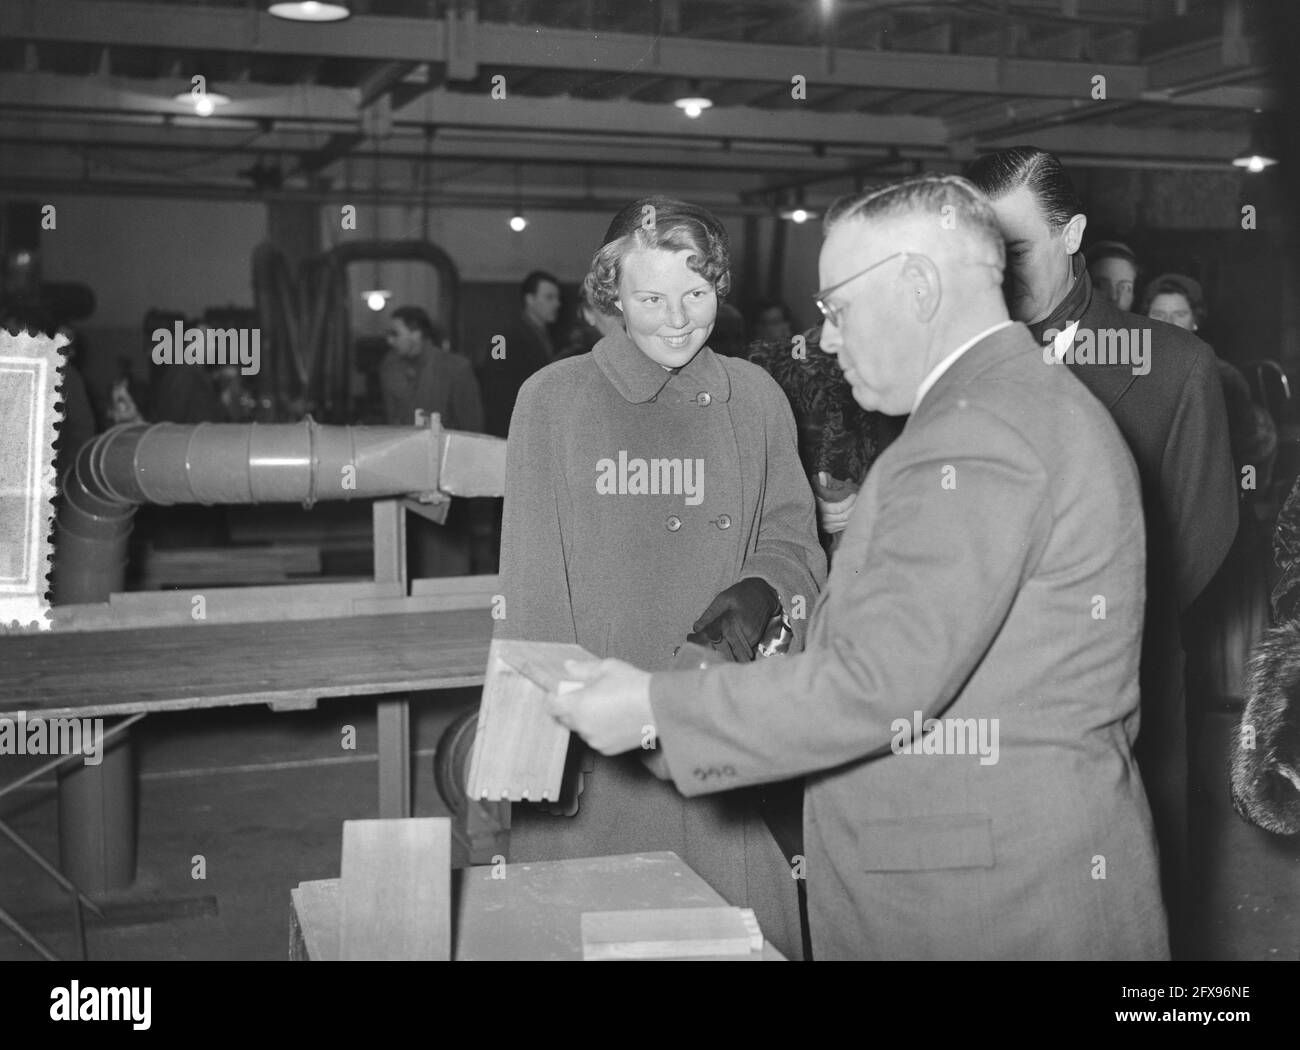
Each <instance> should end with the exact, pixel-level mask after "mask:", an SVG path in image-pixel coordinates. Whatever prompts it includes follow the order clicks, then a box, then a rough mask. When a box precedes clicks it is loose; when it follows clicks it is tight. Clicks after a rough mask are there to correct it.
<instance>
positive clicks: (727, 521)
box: [713, 514, 731, 529]
mask: <svg viewBox="0 0 1300 1050" xmlns="http://www.w3.org/2000/svg"><path fill="white" fill-rule="evenodd" d="M713 524H714V525H716V526H717V527H718V528H720V529H729V528H731V516H730V515H728V514H719V515H718V516H717V517H716V518H714V519H713Z"/></svg>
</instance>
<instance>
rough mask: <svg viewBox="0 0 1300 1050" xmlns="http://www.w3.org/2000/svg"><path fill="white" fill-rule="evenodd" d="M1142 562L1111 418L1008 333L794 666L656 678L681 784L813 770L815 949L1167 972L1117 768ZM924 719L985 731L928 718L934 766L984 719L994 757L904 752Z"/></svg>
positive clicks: (924, 434) (1128, 787) (1135, 820)
mask: <svg viewBox="0 0 1300 1050" xmlns="http://www.w3.org/2000/svg"><path fill="white" fill-rule="evenodd" d="M1144 565H1145V544H1144V534H1143V522H1142V513H1141V508H1140V504H1139V501H1138V481H1137V475H1136V472H1135V470H1134V468H1133V464H1132V460H1131V458H1130V457H1129V454H1128V452H1127V450H1126V448H1125V447H1124V442H1123V440H1122V438H1121V437H1120V435H1119V433H1118V432H1117V431H1116V429H1115V425H1114V423H1113V422H1112V421H1111V420H1110V418H1109V416H1108V415H1107V413H1106V411H1105V410H1104V409H1103V408H1102V406H1101V405H1099V404H1098V403H1097V401H1096V399H1095V398H1094V397H1092V396H1091V395H1090V394H1089V393H1088V392H1087V391H1086V390H1085V389H1084V388H1083V387H1082V386H1081V385H1080V384H1079V382H1078V381H1077V380H1076V379H1074V377H1073V376H1071V375H1070V374H1069V372H1068V371H1067V370H1066V369H1064V368H1060V367H1056V366H1045V365H1044V364H1043V359H1042V353H1041V351H1040V349H1039V348H1038V346H1037V345H1036V344H1035V342H1034V340H1033V339H1032V338H1031V337H1030V335H1029V334H1028V332H1027V330H1026V329H1025V328H1024V327H1022V326H1019V325H1016V326H1013V327H1010V328H1005V329H1002V330H1001V331H999V332H997V333H994V334H993V335H991V336H989V337H987V338H985V339H984V340H982V341H981V342H980V343H978V344H977V345H976V346H974V347H973V348H971V349H970V350H969V351H967V352H966V353H965V354H964V355H963V356H962V357H961V358H959V359H958V360H957V361H956V362H955V363H954V364H953V365H952V367H951V368H950V369H949V370H948V371H947V372H945V373H944V374H943V375H942V376H941V377H940V378H939V380H938V381H937V382H936V383H935V385H934V386H933V387H932V388H931V390H930V391H929V392H928V393H927V395H926V396H925V398H924V400H923V401H922V402H921V404H920V406H919V407H918V409H917V411H916V412H915V413H913V415H912V416H911V417H910V419H909V421H908V423H907V425H906V426H905V428H904V429H903V432H902V434H901V436H900V437H899V438H898V439H897V440H896V441H895V442H894V443H893V444H892V445H890V447H889V448H888V449H886V450H885V452H884V453H883V454H882V455H881V456H880V458H879V459H878V460H876V463H875V465H874V466H873V467H872V469H871V471H870V472H869V473H868V475H867V478H866V481H865V483H864V484H863V487H862V490H861V492H860V494H859V496H858V500H857V503H856V504H855V506H854V509H853V514H852V518H851V519H850V522H849V525H848V528H847V529H846V530H845V532H844V540H843V543H842V545H841V547H840V549H839V553H838V555H837V557H836V559H835V560H834V562H833V563H832V566H831V575H830V581H829V584H828V586H827V589H826V591H825V592H824V594H823V595H822V597H821V599H820V600H819V601H818V603H817V606H816V607H815V609H814V611H813V615H812V620H811V623H810V625H809V631H808V638H807V643H806V646H805V651H804V652H803V653H801V654H799V655H797V656H788V657H785V658H783V659H769V660H766V661H763V663H762V664H761V665H744V666H736V667H723V668H715V669H709V670H704V671H692V672H673V673H669V674H656V675H654V676H653V677H652V678H651V684H650V693H651V703H652V705H653V708H654V721H655V725H656V727H657V729H658V733H659V738H660V741H661V742H662V746H663V749H664V758H665V759H666V760H667V765H668V767H669V769H670V770H671V774H672V777H673V779H674V781H675V782H676V784H677V785H678V787H679V788H680V789H681V790H682V791H683V792H684V793H686V794H688V795H695V794H699V793H701V792H709V791H716V790H719V789H723V788H730V787H736V786H740V785H746V784H757V783H762V782H765V781H769V780H774V779H779V778H785V777H790V776H795V775H798V774H809V776H808V780H807V789H806V797H805V801H804V834H805V840H806V854H807V856H806V863H807V867H806V875H807V879H808V911H809V920H810V924H811V930H812V940H813V952H814V955H815V956H816V957H817V958H819V959H822V958H869V959H884V958H890V959H939V958H945V959H946V958H959V959H966V958H971V959H974V958H979V959H1048V958H1086V959H1114V958H1125V959H1159V958H1166V957H1167V953H1168V944H1167V936H1166V927H1165V917H1164V911H1163V908H1162V904H1161V900H1160V890H1159V885H1158V878H1157V870H1156V855H1155V843H1154V841H1153V833H1152V826H1151V816H1150V811H1149V810H1148V808H1147V803H1146V797H1145V795H1144V793H1143V789H1142V785H1141V781H1140V779H1139V777H1138V775H1137V770H1136V767H1135V764H1134V759H1133V754H1132V746H1133V741H1134V739H1135V737H1136V735H1137V729H1138V653H1139V641H1140V636H1141V631H1142V617H1143V601H1144V587H1143V582H1142V581H1143V570H1144ZM926 718H947V719H962V720H965V719H973V720H986V721H983V722H980V721H975V722H973V723H970V725H969V726H965V725H962V724H960V723H957V722H949V723H947V724H941V725H940V727H939V731H940V738H939V739H940V740H941V741H943V742H944V746H946V747H947V748H948V749H949V751H955V750H956V749H957V740H956V739H955V737H956V734H951V735H952V736H953V737H954V739H953V740H951V741H948V739H947V737H948V736H949V735H950V727H951V728H952V729H961V730H962V732H963V733H965V732H968V731H969V730H970V729H972V728H973V729H975V730H976V731H978V730H979V728H980V727H981V725H982V726H983V727H984V730H985V733H986V738H985V739H986V743H990V744H991V742H992V740H993V736H992V734H993V732H994V727H995V726H996V727H997V734H998V736H997V741H998V747H997V752H996V761H994V762H986V761H983V760H982V759H981V757H978V756H973V755H970V754H955V753H949V754H925V753H917V752H921V751H924V748H925V747H926V746H933V743H934V740H935V737H934V736H933V735H930V736H928V737H927V738H926V739H927V740H928V741H929V742H930V744H929V745H926V744H923V743H922V742H920V741H918V742H917V743H916V744H915V746H914V747H913V749H912V753H903V752H902V748H903V746H904V744H905V743H906V741H907V739H908V738H907V736H906V735H905V734H904V733H903V730H902V726H909V727H910V726H911V725H912V724H913V723H914V720H916V719H921V720H924V719H926ZM922 724H923V727H924V722H923V723H922ZM964 746H965V747H966V749H967V750H973V749H974V747H975V745H974V744H973V743H972V741H970V740H969V739H968V738H967V739H965V741H964ZM992 757H994V754H993V751H992V749H991V748H989V749H988V750H987V753H986V754H985V756H984V758H985V759H987V758H992Z"/></svg>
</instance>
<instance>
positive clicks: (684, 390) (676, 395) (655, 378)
mask: <svg viewBox="0 0 1300 1050" xmlns="http://www.w3.org/2000/svg"><path fill="white" fill-rule="evenodd" d="M591 355H592V357H593V358H595V361H596V364H597V365H598V366H599V367H600V370H601V371H602V372H604V373H605V377H606V378H607V379H608V380H609V381H610V382H611V383H613V384H614V389H615V390H617V391H618V392H619V393H620V394H622V395H623V398H624V399H625V400H627V401H630V402H631V403H632V404H640V403H643V402H646V401H664V400H667V401H672V402H686V401H696V400H697V399H698V398H699V396H700V395H701V394H708V395H709V399H711V400H714V401H727V400H729V399H730V397H731V379H730V377H729V376H728V375H727V370H726V369H725V368H724V367H723V365H722V362H721V361H719V360H718V357H717V355H716V354H715V353H714V352H713V351H712V350H710V349H709V348H708V347H707V346H706V347H704V348H703V349H702V350H700V352H699V353H698V354H696V355H695V356H694V357H693V358H691V360H690V363H689V364H686V365H684V366H683V367H682V368H679V369H678V370H677V371H676V372H669V371H667V370H666V369H665V368H663V367H662V366H661V365H658V364H656V363H655V362H654V361H651V360H650V358H648V357H646V355H645V354H644V353H642V352H641V350H640V349H638V348H637V345H636V344H635V343H634V342H632V340H631V339H630V338H628V335H627V333H626V332H623V331H617V332H613V333H611V334H610V335H607V336H605V338H603V339H602V340H601V341H600V342H598V343H597V344H596V345H595V347H594V348H593V349H592V351H591Z"/></svg>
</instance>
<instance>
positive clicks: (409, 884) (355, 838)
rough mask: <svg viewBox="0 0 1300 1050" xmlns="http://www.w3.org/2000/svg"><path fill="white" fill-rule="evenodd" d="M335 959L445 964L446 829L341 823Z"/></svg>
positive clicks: (405, 823)
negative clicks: (337, 940) (437, 962)
mask: <svg viewBox="0 0 1300 1050" xmlns="http://www.w3.org/2000/svg"><path fill="white" fill-rule="evenodd" d="M339 897H340V902H339V957H340V958H341V959H343V960H345V961H350V962H360V961H375V960H390V961H410V962H416V961H430V960H435V961H436V960H448V959H450V958H451V821H450V820H449V819H448V818H446V817H420V818H411V819H406V820H345V821H344V822H343V862H342V867H341V877H340V878H339Z"/></svg>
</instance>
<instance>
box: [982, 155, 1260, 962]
mask: <svg viewBox="0 0 1300 1050" xmlns="http://www.w3.org/2000/svg"><path fill="white" fill-rule="evenodd" d="M965 174H966V175H967V177H968V178H969V179H970V180H971V181H972V182H973V183H975V185H976V186H978V187H979V188H980V189H981V190H983V191H984V192H985V193H986V194H988V196H989V197H990V198H991V200H992V202H993V210H994V213H995V214H996V215H997V219H998V223H999V225H1000V226H1001V228H1002V233H1003V236H1004V237H1005V238H1006V246H1007V272H1006V278H1005V283H1004V289H1003V290H1004V293H1005V295H1006V299H1007V305H1008V307H1009V309H1010V311H1011V316H1012V317H1014V318H1015V319H1016V320H1019V321H1023V322H1024V323H1025V324H1027V325H1029V330H1030V332H1031V333H1033V336H1034V338H1035V339H1036V340H1038V342H1039V345H1040V346H1042V345H1044V344H1048V345H1049V346H1050V348H1051V349H1050V350H1049V351H1048V354H1049V355H1050V357H1049V358H1047V359H1049V360H1050V359H1051V358H1053V357H1054V358H1055V359H1056V360H1057V361H1058V362H1059V361H1064V362H1065V363H1066V365H1067V367H1068V368H1069V369H1070V371H1071V372H1073V374H1074V375H1075V376H1076V377H1077V378H1078V379H1079V380H1081V381H1082V382H1083V385H1084V386H1086V387H1087V388H1088V389H1089V390H1091V391H1092V393H1093V394H1094V395H1095V396H1096V397H1097V399H1098V400H1099V401H1101V403H1102V404H1103V405H1105V406H1106V408H1107V409H1109V411H1110V413H1111V416H1112V417H1113V418H1114V420H1115V422H1116V423H1117V424H1118V425H1119V429H1120V432H1121V433H1122V434H1123V435H1124V438H1125V440H1126V441H1127V443H1128V447H1129V450H1130V451H1131V452H1132V455H1133V459H1134V460H1135V461H1136V462H1137V468H1138V475H1139V477H1140V478H1141V481H1142V505H1143V510H1144V512H1145V517H1146V530H1147V544H1148V547H1147V613H1146V626H1145V630H1144V632H1143V637H1142V722H1141V736H1140V737H1139V738H1138V744H1137V757H1138V764H1139V766H1140V767H1141V770H1142V779H1143V783H1144V784H1145V787H1146V792H1147V795H1148V797H1149V799H1150V802H1151V810H1152V814H1153V816H1154V817H1155V825H1156V836H1157V839H1158V841H1159V844H1160V867H1161V879H1162V882H1163V885H1164V893H1165V903H1166V905H1167V907H1168V909H1169V921H1170V937H1171V940H1172V943H1173V952H1174V957H1175V958H1178V957H1181V956H1184V955H1186V954H1187V952H1188V951H1189V945H1188V938H1189V935H1190V930H1189V926H1190V924H1191V921H1192V919H1193V918H1194V916H1193V914H1192V909H1191V907H1190V904H1189V900H1188V898H1189V896H1190V893H1191V890H1192V880H1191V878H1190V875H1189V872H1188V856H1189V854H1188V842H1187V839H1188V763H1189V758H1188V746H1187V742H1188V729H1187V726H1188V722H1187V704H1186V696H1185V690H1184V686H1183V667H1184V651H1183V644H1182V622H1181V621H1182V617H1183V615H1184V614H1186V613H1187V612H1188V610H1189V608H1190V606H1191V604H1192V602H1193V601H1194V600H1195V599H1196V597H1197V596H1198V595H1199V594H1200V593H1201V592H1202V591H1203V590H1204V589H1205V587H1206V584H1208V583H1209V582H1210V579H1211V578H1212V577H1213V576H1214V574H1215V572H1217V571H1218V568H1219V566H1220V565H1221V564H1222V563H1223V560H1224V558H1225V557H1226V556H1227V553H1228V549H1229V548H1230V547H1231V546H1232V541H1233V537H1234V536H1235V535H1236V531H1237V486H1236V480H1235V477H1234V475H1233V468H1232V454H1231V450H1230V447H1229V443H1228V421H1227V416H1226V413H1225V411H1224V404H1223V390H1222V387H1221V386H1220V384H1219V377H1218V370H1217V366H1216V364H1215V359H1214V352H1213V351H1212V350H1211V349H1210V348H1209V347H1208V346H1206V345H1205V344H1204V343H1202V342H1201V341H1200V340H1199V339H1197V338H1196V337H1195V336H1194V335H1192V334H1191V333H1190V332H1185V331H1183V330H1182V329H1180V328H1175V327H1173V326H1172V325H1167V324H1161V323H1160V322H1159V321H1152V320H1150V319H1149V318H1145V317H1139V316H1138V315H1136V314H1130V313H1125V312H1124V311H1122V310H1120V309H1118V308H1117V307H1116V306H1115V304H1114V303H1112V302H1111V301H1110V299H1109V298H1107V297H1106V296H1104V295H1101V294H1099V293H1098V292H1097V291H1096V290H1095V289H1094V288H1093V286H1092V280H1091V278H1090V277H1089V275H1088V270H1087V268H1086V267H1085V266H1084V259H1083V256H1082V254H1081V253H1080V251H1079V244H1080V241H1081V240H1082V238H1083V231H1084V228H1085V227H1086V226H1087V222H1088V219H1087V216H1086V215H1084V213H1083V205H1082V203H1081V202H1080V200H1079V197H1078V195H1077V193H1076V192H1075V189H1074V185H1073V183H1071V181H1070V178H1069V175H1067V174H1066V172H1065V169H1064V168H1063V167H1062V166H1061V162H1060V161H1059V160H1058V159H1057V158H1056V157H1055V156H1053V155H1052V154H1051V153H1048V152H1046V151H1045V150H1041V149H1037V148H1035V147H1033V146H1015V147H1012V148H1010V149H1005V150H1001V151H1000V152H997V153H991V154H988V155H986V156H983V157H980V158H979V159H978V160H976V161H975V162H973V163H972V164H971V165H969V166H968V167H967V169H966V172H965ZM1121 332H1122V333H1124V334H1125V337H1126V338H1127V339H1130V340H1133V341H1137V342H1138V344H1139V345H1140V344H1141V341H1142V340H1143V339H1144V338H1146V337H1145V336H1144V334H1143V333H1144V332H1149V344H1147V345H1148V347H1149V351H1150V352H1149V357H1148V358H1147V359H1146V360H1145V361H1144V362H1143V364H1142V365H1141V366H1137V365H1136V364H1135V363H1134V362H1133V361H1132V359H1130V361H1128V362H1119V361H1114V362H1104V361H1097V360H1095V358H1090V359H1088V360H1087V361H1080V360H1075V356H1074V353H1073V351H1074V349H1075V346H1076V344H1077V345H1079V346H1083V345H1085V343H1086V342H1087V341H1088V340H1091V342H1092V344H1093V347H1094V350H1095V348H1096V347H1098V346H1101V345H1103V344H1102V339H1103V338H1107V339H1111V340H1113V338H1114V337H1115V336H1116V335H1117V334H1118V333H1121ZM1112 345H1114V344H1113V342H1112ZM1081 356H1082V355H1081ZM1144 370H1145V371H1144ZM1102 466H1103V464H1101V463H1098V464H1096V466H1095V468H1094V469H1100V468H1101V467H1102ZM1110 466H1111V467H1112V469H1113V470H1115V471H1118V472H1126V471H1127V470H1128V469H1129V468H1128V464H1127V463H1125V462H1121V461H1119V460H1118V459H1117V460H1116V461H1115V462H1113V463H1112V464H1110Z"/></svg>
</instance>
